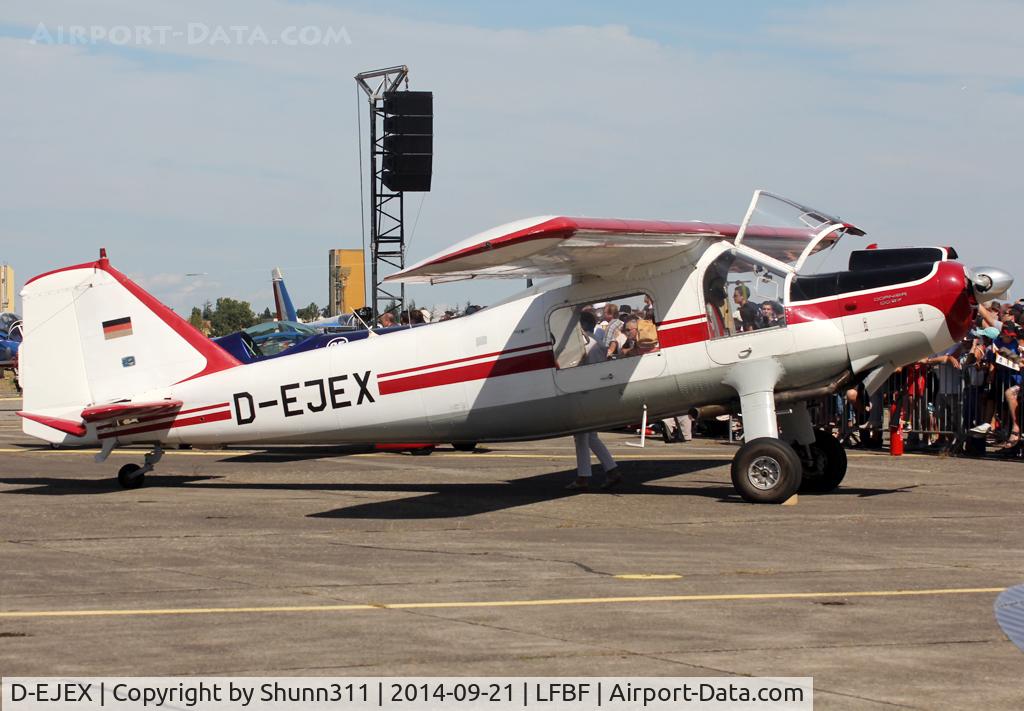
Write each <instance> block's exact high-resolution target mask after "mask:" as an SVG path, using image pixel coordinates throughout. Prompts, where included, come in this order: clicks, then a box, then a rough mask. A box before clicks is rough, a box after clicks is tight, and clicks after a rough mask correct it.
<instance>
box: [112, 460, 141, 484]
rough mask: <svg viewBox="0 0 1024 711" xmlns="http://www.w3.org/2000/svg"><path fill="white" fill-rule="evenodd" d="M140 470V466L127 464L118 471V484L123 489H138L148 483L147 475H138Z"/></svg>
mask: <svg viewBox="0 0 1024 711" xmlns="http://www.w3.org/2000/svg"><path fill="white" fill-rule="evenodd" d="M140 469H142V467H140V466H139V465H138V464H125V465H124V466H123V467H121V468H120V469H119V470H118V471H117V483H118V484H120V485H121V488H123V489H138V488H139V487H140V486H142V485H143V484H145V483H146V473H145V472H142V473H141V474H140V473H138V472H139V470H140Z"/></svg>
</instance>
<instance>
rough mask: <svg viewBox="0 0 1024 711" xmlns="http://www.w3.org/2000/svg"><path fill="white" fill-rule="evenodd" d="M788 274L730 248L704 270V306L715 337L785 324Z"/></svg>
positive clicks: (712, 336)
mask: <svg viewBox="0 0 1024 711" xmlns="http://www.w3.org/2000/svg"><path fill="white" fill-rule="evenodd" d="M785 286H786V275H785V274H784V273H783V272H782V271H780V270H777V269H774V268H772V267H769V266H767V265H765V264H761V263H760V262H757V261H755V260H753V259H751V258H750V257H747V256H746V255H743V254H740V253H739V252H736V251H734V250H730V251H728V252H726V253H725V254H723V255H722V256H720V257H719V258H718V259H716V260H715V261H714V262H712V263H711V264H710V265H709V266H708V268H707V271H705V273H704V308H705V310H706V311H707V315H708V331H709V332H710V333H711V338H726V337H728V336H735V335H738V334H740V333H746V332H749V331H760V330H764V329H769V328H782V327H784V326H785V325H786V313H785V309H784V308H783V305H782V297H783V293H784V290H785Z"/></svg>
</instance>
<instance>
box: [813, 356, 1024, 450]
mask: <svg viewBox="0 0 1024 711" xmlns="http://www.w3.org/2000/svg"><path fill="white" fill-rule="evenodd" d="M939 358H941V357H936V358H935V359H929V361H928V362H922V363H916V364H914V365H911V366H908V367H906V368H903V369H901V370H900V371H898V372H896V373H894V374H893V375H892V376H890V377H889V380H888V382H886V384H885V385H884V386H883V387H882V388H881V389H880V390H879V392H877V393H876V394H875V395H874V396H872V397H870V398H868V397H867V395H866V393H865V391H864V387H863V386H857V387H854V388H850V389H840V391H839V392H837V393H836V394H834V395H830V396H827V397H824V398H821V399H819V400H817V401H815V402H813V403H809V408H810V411H811V416H812V418H813V420H814V423H815V425H816V426H817V427H821V428H823V429H826V430H830V431H831V432H832V433H833V434H835V435H836V437H838V438H839V439H840V440H841V441H842V442H843V443H844V444H845V445H846V446H847V447H864V448H876V449H887V448H889V447H890V444H891V441H892V438H893V437H894V436H895V435H896V433H897V432H898V433H899V436H900V437H901V438H902V440H903V443H904V447H905V449H906V451H920V452H938V453H947V454H960V455H984V454H999V455H1001V456H1006V457H1021V456H1022V446H1021V441H1020V434H1019V433H1020V426H1019V425H1020V424H1022V423H1024V407H1022V406H1024V398H1022V397H1020V394H1021V392H1020V390H1021V389H1020V386H1019V382H1020V380H1021V371H1020V366H1019V365H1017V364H1016V363H1014V362H1013V361H1012V360H1010V359H1007V358H1002V357H1000V358H997V359H996V361H997V362H995V363H991V364H987V363H984V362H982V363H976V362H974V359H973V358H972V357H970V356H967V357H961V358H959V359H958V360H957V365H953V364H952V363H951V362H950V361H948V360H946V361H944V362H936V361H938V359H939Z"/></svg>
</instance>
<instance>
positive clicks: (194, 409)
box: [96, 402, 230, 430]
mask: <svg viewBox="0 0 1024 711" xmlns="http://www.w3.org/2000/svg"><path fill="white" fill-rule="evenodd" d="M229 404H230V403H226V402H219V403H217V404H216V405H205V406H204V407H192V408H189V409H188V410H178V411H177V412H164V413H162V414H158V415H149V416H147V417H139V418H138V421H137V422H133V423H132V424H133V425H136V424H140V425H141V424H142V423H143V422H153V421H154V420H166V419H168V418H175V417H181V416H182V415H190V414H192V413H193V412H202V411H203V410H214V409H216V408H218V407H227V406H228V405H229ZM130 417H131V415H122V417H121V418H120V419H128V418H130ZM117 426H118V425H117V423H116V422H111V423H109V424H103V425H100V426H99V427H97V428H96V429H97V430H109V429H112V428H114V427H117Z"/></svg>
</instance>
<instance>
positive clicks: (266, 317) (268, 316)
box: [260, 306, 274, 321]
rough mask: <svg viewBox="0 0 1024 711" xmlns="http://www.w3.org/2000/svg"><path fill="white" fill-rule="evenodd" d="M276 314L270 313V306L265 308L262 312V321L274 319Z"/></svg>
mask: <svg viewBox="0 0 1024 711" xmlns="http://www.w3.org/2000/svg"><path fill="white" fill-rule="evenodd" d="M273 320H274V314H272V313H270V307H269V306H268V307H267V308H265V309H263V313H262V314H260V321H273Z"/></svg>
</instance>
